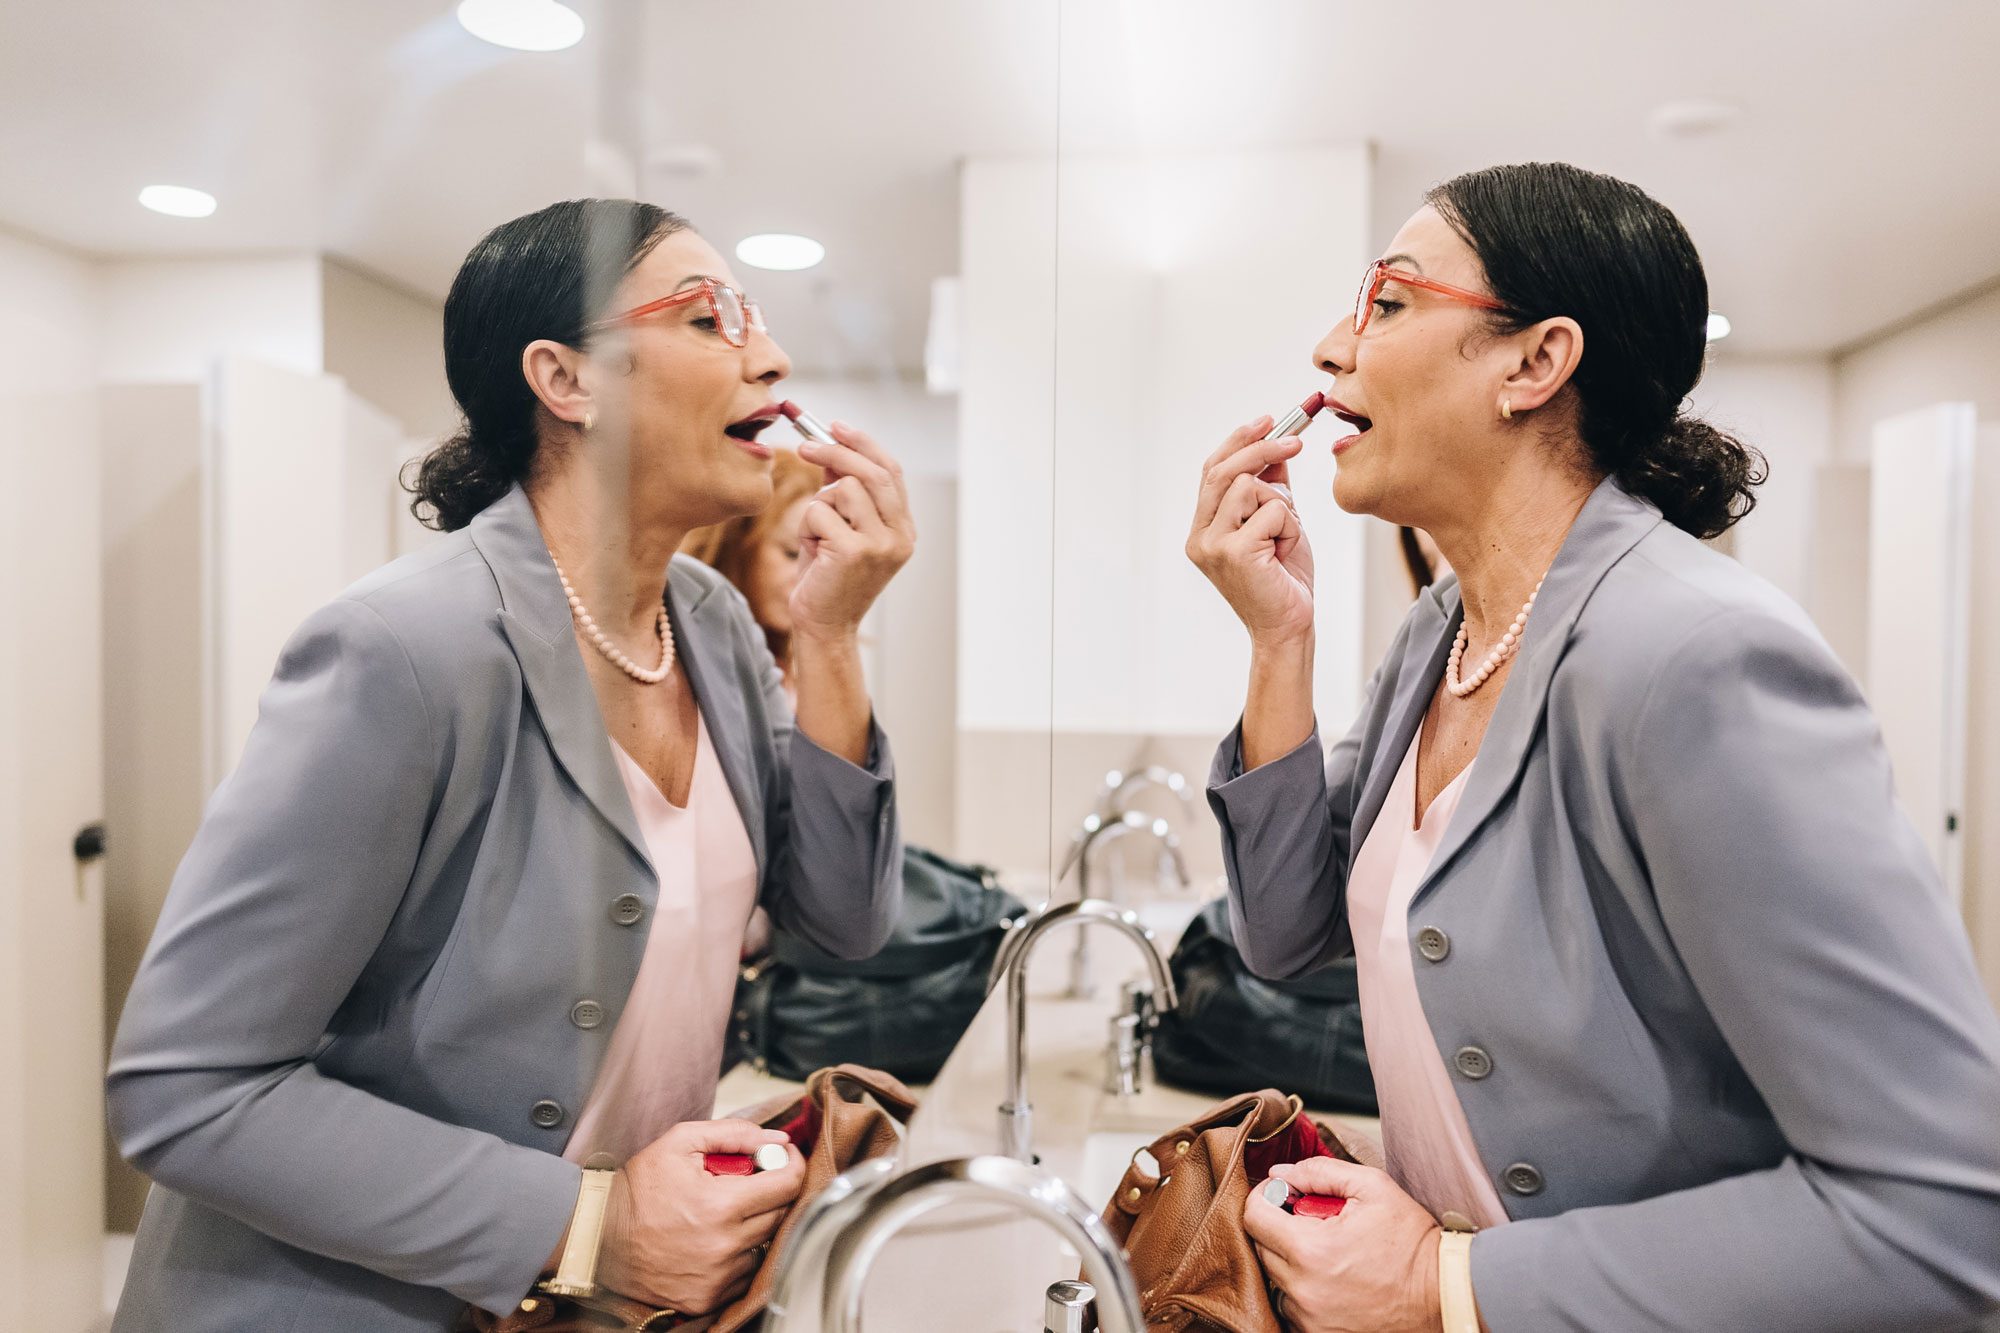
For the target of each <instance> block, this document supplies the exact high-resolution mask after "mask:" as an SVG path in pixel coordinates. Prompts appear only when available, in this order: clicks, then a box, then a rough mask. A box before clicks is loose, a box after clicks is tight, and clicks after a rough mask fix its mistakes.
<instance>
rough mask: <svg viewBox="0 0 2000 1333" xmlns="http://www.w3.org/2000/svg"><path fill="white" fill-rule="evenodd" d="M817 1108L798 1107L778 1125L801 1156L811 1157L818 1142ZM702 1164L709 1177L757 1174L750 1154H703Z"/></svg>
mask: <svg viewBox="0 0 2000 1333" xmlns="http://www.w3.org/2000/svg"><path fill="white" fill-rule="evenodd" d="M819 1129H820V1115H819V1107H817V1106H815V1105H814V1104H813V1103H812V1102H811V1101H804V1102H801V1103H800V1104H799V1113H798V1114H797V1115H795V1116H793V1117H792V1118H791V1119H790V1120H787V1121H786V1122H785V1123H784V1124H782V1125H779V1126H777V1130H778V1132H779V1133H780V1134H783V1135H784V1136H785V1137H786V1138H788V1139H790V1140H791V1141H792V1144H793V1146H795V1147H796V1148H798V1150H799V1155H800V1156H802V1157H810V1156H812V1150H813V1146H814V1145H815V1144H817V1143H818V1142H819ZM701 1164H702V1165H703V1166H704V1167H707V1168H708V1174H710V1175H711V1176H750V1175H755V1174H756V1173H757V1159H756V1158H755V1157H752V1156H751V1155H750V1154H749V1153H741V1152H712V1153H707V1154H705V1155H704V1156H703V1157H702V1159H701Z"/></svg>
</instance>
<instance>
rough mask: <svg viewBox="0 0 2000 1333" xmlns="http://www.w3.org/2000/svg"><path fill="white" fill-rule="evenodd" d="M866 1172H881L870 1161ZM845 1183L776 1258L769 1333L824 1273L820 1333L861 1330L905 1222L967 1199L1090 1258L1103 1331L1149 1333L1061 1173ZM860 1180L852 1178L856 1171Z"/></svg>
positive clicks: (947, 1170) (1002, 1163)
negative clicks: (872, 1276) (887, 1251)
mask: <svg viewBox="0 0 2000 1333" xmlns="http://www.w3.org/2000/svg"><path fill="white" fill-rule="evenodd" d="M862 1165H863V1166H874V1165H875V1163H874V1162H866V1163H863V1164H862ZM893 1170H894V1169H893V1168H891V1169H890V1175H889V1177H888V1178H885V1177H883V1176H882V1175H880V1174H878V1175H877V1176H876V1177H875V1178H874V1179H870V1180H863V1181H860V1182H858V1183H855V1184H850V1185H848V1186H847V1187H846V1188H845V1189H844V1190H843V1191H842V1193H841V1195H840V1197H839V1198H837V1199H834V1200H832V1201H830V1202H828V1203H824V1204H822V1203H821V1200H822V1199H824V1198H825V1197H826V1194H828V1193H831V1192H833V1188H834V1186H839V1185H841V1183H842V1182H843V1181H845V1180H846V1179H847V1177H846V1176H841V1177H836V1178H835V1180H834V1182H833V1186H829V1187H828V1189H827V1190H826V1191H823V1192H822V1193H821V1194H820V1195H819V1196H818V1197H816V1198H815V1199H814V1200H813V1202H812V1203H811V1204H808V1205H807V1208H806V1211H805V1213H804V1214H802V1216H801V1218H800V1221H799V1225H798V1226H797V1228H796V1229H795V1230H794V1231H793V1233H792V1236H791V1242H790V1244H788V1245H787V1246H786V1247H785V1248H784V1250H783V1251H781V1252H780V1254H779V1258H778V1271H777V1273H776V1274H775V1275H774V1279H773V1282H772V1288H771V1301H770V1304H769V1306H768V1307H767V1313H766V1315H765V1321H764V1330H765V1333H785V1330H786V1326H787V1324H788V1323H789V1322H790V1318H791V1311H792V1308H793V1305H794V1303H795V1302H796V1300H797V1297H798V1294H799V1292H798V1288H799V1286H800V1283H801V1281H802V1279H803V1278H804V1277H808V1276H809V1275H810V1274H812V1273H814V1272H816V1271H822V1270H823V1271H824V1272H825V1274H826V1277H825V1283H824V1286H823V1287H822V1291H821V1297H820V1301H821V1314H820V1326H821V1328H822V1330H823V1333H859V1330H860V1328H861V1297H862V1293H863V1291H864V1289H865V1288H866V1285H867V1281H868V1270H869V1269H870V1268H872V1267H873V1266H874V1263H875V1260H876V1259H877V1258H878V1257H880V1255H881V1253H882V1249H883V1247H884V1246H885V1245H887V1244H888V1243H889V1239H890V1238H891V1237H892V1236H894V1235H895V1234H896V1233H897V1232H898V1231H900V1230H902V1228H903V1227H904V1226H905V1225H907V1224H908V1223H910V1222H912V1221H914V1220H916V1219H917V1218H919V1217H922V1216H923V1215H924V1214H926V1213H928V1212H931V1211H933V1210H935V1209H938V1208H941V1207H944V1206H945V1205H946V1204H949V1203H953V1202H955V1201H957V1200H960V1199H965V1198H968V1197H969V1198H977V1199H985V1200H991V1201H995V1202H1000V1203H1006V1204H1009V1205H1012V1206H1013V1207H1014V1208H1016V1209H1018V1210H1019V1211H1021V1212H1023V1213H1025V1214H1027V1215H1028V1216H1030V1217H1036V1218H1040V1219H1041V1220H1043V1221H1045V1222H1047V1223H1048V1224H1049V1225H1050V1226H1052V1227H1053V1228H1055V1230H1056V1232H1057V1233H1058V1234H1059V1235H1061V1237H1062V1238H1063V1240H1065V1241H1067V1242H1068V1243H1069V1245H1070V1246H1071V1247H1072V1248H1073V1249H1075V1250H1076V1251H1077V1252H1078V1253H1079V1254H1081V1255H1082V1256H1083V1271H1084V1273H1085V1275H1086V1276H1087V1278H1088V1279H1089V1281H1090V1283H1091V1285H1092V1286H1093V1287H1094V1288H1095V1289H1096V1293H1097V1298H1098V1304H1099V1307H1100V1313H1099V1319H1100V1322H1101V1326H1102V1328H1103V1329H1104V1333H1144V1328H1145V1318H1144V1316H1143V1315H1142V1314H1141V1312H1140V1307H1139V1288H1138V1284H1137V1283H1135V1282H1134V1281H1133V1280H1132V1269H1131V1266H1130V1265H1129V1264H1127V1263H1126V1261H1125V1257H1124V1255H1123V1253H1121V1252H1120V1250H1119V1248H1118V1242H1117V1241H1116V1240H1115V1239H1114V1238H1113V1237H1112V1235H1111V1231H1110V1229H1109V1228H1108V1227H1106V1226H1105V1225H1104V1222H1103V1220H1102V1219H1101V1218H1099V1217H1098V1215H1097V1210H1096V1209H1094V1208H1092V1207H1091V1206H1090V1205H1089V1204H1086V1203H1085V1202H1084V1201H1083V1200H1082V1199H1080V1198H1078V1197H1077V1194H1076V1191H1075V1190H1073V1189H1071V1188H1070V1187H1069V1186H1068V1185H1066V1184H1064V1183H1063V1182H1062V1181H1061V1180H1059V1179H1057V1178H1056V1177H1055V1176H1053V1175H1050V1174H1049V1173H1048V1172H1046V1171H1043V1170H1040V1169H1039V1168H1037V1167H1033V1166H1030V1165H1028V1164H1027V1163H1025V1162H1019V1161H1015V1160H1014V1159H1012V1158H1009V1157H961V1158H957V1159H955V1160H952V1161H946V1162H931V1163H928V1164H926V1165H924V1166H919V1167H914V1168H912V1169H911V1170H909V1171H906V1172H904V1173H902V1174H901V1175H894V1174H893ZM848 1174H849V1175H853V1174H854V1173H853V1172H849V1173H848Z"/></svg>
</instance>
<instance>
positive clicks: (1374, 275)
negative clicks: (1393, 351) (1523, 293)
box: [1354, 259, 1507, 337]
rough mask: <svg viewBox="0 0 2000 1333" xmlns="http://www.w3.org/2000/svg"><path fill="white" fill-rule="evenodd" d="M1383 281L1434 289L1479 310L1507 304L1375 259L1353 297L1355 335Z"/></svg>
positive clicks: (1364, 324)
mask: <svg viewBox="0 0 2000 1333" xmlns="http://www.w3.org/2000/svg"><path fill="white" fill-rule="evenodd" d="M1386 282H1400V283H1402V284H1403V285H1404V286H1406V287H1421V288H1423V289H1424V290H1425V291H1427V292H1436V293H1437V294H1438V295H1439V296H1448V297H1450V298H1451V299H1452V300H1454V301H1460V302H1463V303H1464V304H1466V305H1475V306H1478V307H1479V308H1480V309H1482V310H1505V309H1506V308H1507V305H1506V303H1505V302H1504V301H1496V300H1494V299H1493V298H1492V297H1490V296H1487V295H1484V294H1483V293H1480V292H1469V291H1467V290H1466V289H1465V288H1463V287H1453V286H1451V285H1450V284H1449V283H1443V282H1436V281H1433V280H1432V279H1430V278H1426V277H1425V276H1423V274H1421V273H1412V272H1410V271H1409V270H1408V269H1401V268H1390V267H1389V261H1388V260H1386V259H1378V260H1376V261H1375V262H1374V263H1372V264H1370V265H1369V266H1368V271H1367V272H1366V273H1364V274H1362V275H1361V291H1360V293H1359V294H1358V295H1357V296H1356V297H1355V298H1354V332H1355V336H1357V337H1359V336H1360V333H1361V330H1363V329H1365V328H1367V327H1368V319H1369V316H1371V315H1373V314H1374V313H1375V298H1376V297H1378V296H1380V295H1381V294H1382V284H1384V283H1386Z"/></svg>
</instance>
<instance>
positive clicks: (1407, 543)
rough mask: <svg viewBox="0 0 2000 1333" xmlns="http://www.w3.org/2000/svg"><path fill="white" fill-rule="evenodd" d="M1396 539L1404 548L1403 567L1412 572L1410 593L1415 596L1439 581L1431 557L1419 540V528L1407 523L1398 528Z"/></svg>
mask: <svg viewBox="0 0 2000 1333" xmlns="http://www.w3.org/2000/svg"><path fill="white" fill-rule="evenodd" d="M1396 539H1397V542H1398V544H1399V545H1401V546H1402V548H1403V568H1404V569H1406V570H1408V571H1409V574H1410V595H1411V596H1415V595H1416V594H1417V593H1420V592H1422V591H1423V590H1424V589H1425V588H1428V587H1430V586H1431V584H1433V583H1435V582H1437V571H1436V570H1435V569H1432V568H1431V558H1430V557H1429V556H1428V555H1425V554H1424V548H1423V544H1422V543H1421V542H1419V541H1418V540H1417V530H1416V529H1415V528H1412V527H1409V526H1407V525H1404V526H1399V527H1398V528H1397V529H1396Z"/></svg>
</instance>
